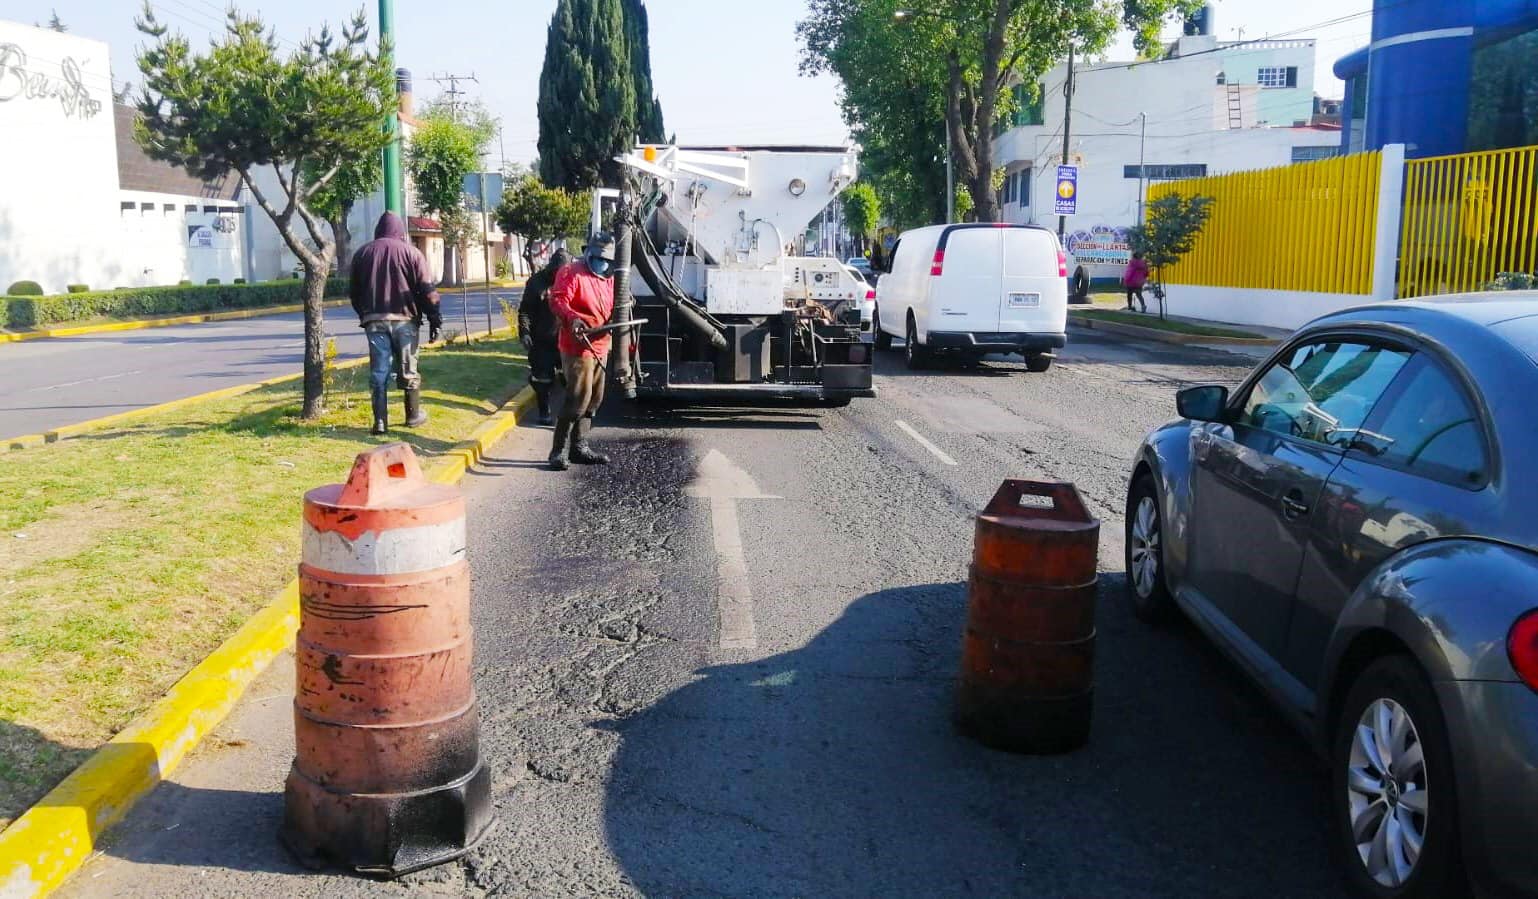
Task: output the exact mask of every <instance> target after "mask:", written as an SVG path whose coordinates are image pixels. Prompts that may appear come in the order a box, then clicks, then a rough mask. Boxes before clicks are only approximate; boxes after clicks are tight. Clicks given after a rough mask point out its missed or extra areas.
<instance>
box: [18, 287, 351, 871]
mask: <svg viewBox="0 0 1538 899" xmlns="http://www.w3.org/2000/svg"><path fill="white" fill-rule="evenodd" d="M346 302H348V301H347V300H327V301H326V302H325V303H324V305H325V306H326V308H328V309H332V308H335V307H337V306H341V305H342V304H344V303H346ZM303 311H304V304H303V303H291V304H289V305H287V306H264V307H261V308H258V309H235V310H231V311H229V312H203V313H199V314H197V315H175V316H171V317H169V318H141V319H136V320H134V321H131V322H102V323H101V324H99V325H74V326H72V327H68V328H48V329H46V330H43V331H19V332H7V333H4V334H0V343H18V342H20V341H23V340H42V339H43V338H45V337H79V336H81V335H82V334H101V333H104V332H107V331H142V330H144V329H145V328H166V327H170V326H171V325H199V324H203V323H204V322H231V321H238V320H240V319H246V318H261V317H263V316H266V315H287V314H288V313H290V312H303ZM0 895H3V894H0Z"/></svg>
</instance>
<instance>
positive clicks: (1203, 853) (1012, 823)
mask: <svg viewBox="0 0 1538 899" xmlns="http://www.w3.org/2000/svg"><path fill="white" fill-rule="evenodd" d="M1121 580H1122V579H1121V578H1120V576H1116V577H1107V578H1105V579H1104V580H1103V582H1102V589H1101V600H1102V608H1101V612H1100V615H1099V617H1100V647H1099V655H1100V662H1099V670H1098V671H1097V689H1098V694H1097V697H1096V708H1095V730H1094V736H1093V738H1092V740H1091V743H1090V745H1089V746H1087V747H1085V748H1084V749H1081V750H1079V751H1077V752H1075V753H1072V754H1069V755H1062V756H1034V757H1033V756H1016V755H1009V754H1005V753H1000V752H994V751H990V750H988V749H985V748H983V747H982V746H980V745H978V744H976V743H974V742H972V741H970V740H968V739H965V738H963V737H961V736H959V735H958V734H957V733H956V732H955V731H954V730H953V727H952V724H951V719H950V715H951V709H952V695H953V694H952V690H953V684H954V676H955V672H956V671H957V666H958V663H959V654H960V649H959V647H960V632H961V626H962V622H963V620H964V607H965V587H964V585H962V584H929V585H922V586H913V587H901V588H895V589H890V590H883V591H880V592H876V593H871V594H868V595H866V596H864V597H862V598H860V599H859V600H857V601H856V602H854V603H853V604H851V605H850V606H849V607H848V608H847V610H846V611H845V613H844V614H843V615H842V616H841V617H840V618H839V619H838V620H837V621H835V622H834V623H833V624H831V625H830V626H828V627H827V628H826V629H825V630H823V631H822V632H820V633H818V634H817V635H816V636H815V637H814V638H813V639H812V640H811V641H810V642H809V643H807V644H806V645H805V646H804V647H802V648H799V649H796V650H793V651H789V652H784V653H781V654H778V655H774V656H770V657H768V658H766V659H764V660H762V661H757V662H750V663H744V664H725V665H718V666H715V667H711V668H707V669H705V670H702V671H699V672H697V679H696V680H695V681H694V682H692V683H690V684H688V685H687V686H684V687H682V688H680V689H677V690H675V691H674V692H672V693H671V694H669V695H667V696H666V697H664V698H663V699H661V700H660V701H659V702H657V703H656V704H654V705H652V706H650V707H648V708H646V709H645V710H644V711H641V712H640V713H638V714H636V715H634V716H632V717H629V718H626V719H623V720H621V721H619V722H617V723H615V724H612V725H608V726H612V727H614V728H615V729H616V730H617V731H618V732H619V733H620V734H621V736H622V740H621V747H620V749H619V751H618V754H617V755H616V757H615V760H614V763H613V766H612V776H611V778H610V780H609V783H608V787H607V796H606V805H605V828H606V831H607V835H608V842H609V845H610V849H611V851H612V852H613V853H614V854H615V857H616V858H617V859H618V860H619V862H620V864H621V866H622V867H623V869H624V871H625V872H626V874H627V876H628V877H629V878H630V879H631V880H632V881H633V882H634V883H635V885H636V886H637V887H638V888H639V889H640V890H641V892H643V893H645V894H648V895H659V896H696V895H698V896H706V895H711V896H715V895H730V896H870V895H880V896H961V895H978V896H1027V895H1029V896H1065V897H1069V896H1071V897H1083V896H1096V897H1112V896H1179V897H1188V896H1243V897H1251V896H1256V895H1267V896H1310V897H1313V896H1333V895H1339V894H1340V887H1339V884H1338V882H1337V878H1336V875H1335V872H1334V869H1333V868H1332V866H1331V865H1330V863H1329V861H1328V856H1327V852H1326V846H1325V839H1324V832H1325V823H1324V822H1325V821H1326V818H1325V817H1324V813H1323V799H1324V797H1323V776H1322V773H1321V772H1320V771H1319V770H1318V767H1317V765H1316V764H1315V763H1314V762H1313V760H1312V757H1311V756H1310V755H1309V751H1308V749H1307V747H1306V746H1305V744H1304V743H1303V741H1302V740H1301V739H1299V738H1297V737H1296V736H1294V735H1292V733H1291V732H1290V731H1288V730H1286V726H1285V725H1284V724H1283V723H1282V722H1281V721H1280V719H1279V717H1278V716H1277V715H1276V713H1275V712H1273V711H1272V710H1270V709H1269V708H1268V707H1266V706H1265V705H1264V701H1263V700H1262V699H1261V698H1260V697H1259V696H1258V695H1257V694H1255V693H1254V691H1252V690H1250V689H1249V688H1248V687H1247V686H1244V685H1237V684H1238V678H1237V674H1236V672H1235V670H1234V669H1232V668H1231V667H1230V666H1228V665H1227V664H1226V663H1224V662H1223V661H1222V660H1221V659H1217V658H1216V657H1215V654H1213V653H1210V652H1206V651H1202V650H1201V649H1199V648H1197V645H1196V644H1197V641H1196V640H1195V639H1194V638H1193V637H1192V635H1191V634H1190V633H1188V632H1187V629H1183V628H1172V629H1168V630H1164V631H1152V632H1150V631H1142V630H1139V631H1136V632H1134V631H1133V630H1132V629H1131V626H1130V625H1129V623H1128V622H1127V621H1126V620H1125V619H1128V618H1130V616H1128V615H1126V614H1125V613H1122V612H1110V611H1108V610H1107V608H1106V606H1105V603H1107V602H1109V601H1110V599H1111V597H1113V596H1114V595H1115V594H1116V593H1117V591H1118V590H1119V589H1120V584H1121ZM1236 685H1237V686H1236Z"/></svg>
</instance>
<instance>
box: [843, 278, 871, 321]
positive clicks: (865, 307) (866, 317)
mask: <svg viewBox="0 0 1538 899" xmlns="http://www.w3.org/2000/svg"><path fill="white" fill-rule="evenodd" d="M844 271H846V272H848V273H849V276H850V277H852V278H854V279H855V280H856V281H859V282H860V286H861V287H863V288H864V292H863V293H862V294H861V296H860V299H859V300H858V305H859V307H860V330H861V331H862V332H864V333H866V334H869V333H870V330H871V327H872V323H873V322H874V321H875V316H876V288H875V286H874V285H873V283H872V282H871V275H870V274H869V270H868V269H867V271H865V272H862V271H860V270H859V269H857V268H855V267H854V266H852V265H846V266H844Z"/></svg>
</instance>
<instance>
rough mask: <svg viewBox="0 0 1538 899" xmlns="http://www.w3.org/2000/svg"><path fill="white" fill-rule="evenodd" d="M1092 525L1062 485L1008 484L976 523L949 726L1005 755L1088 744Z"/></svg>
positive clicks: (1096, 533)
mask: <svg viewBox="0 0 1538 899" xmlns="http://www.w3.org/2000/svg"><path fill="white" fill-rule="evenodd" d="M1099 538H1100V522H1099V521H1098V520H1096V519H1094V518H1092V517H1091V516H1090V514H1089V510H1088V509H1086V508H1085V506H1084V499H1083V498H1082V497H1081V496H1079V491H1078V490H1077V489H1076V488H1075V487H1074V486H1073V485H1072V484H1069V483H1062V482H1037V481H1018V480H1008V481H1005V482H1004V483H1003V485H1002V486H1000V487H999V492H998V493H996V494H995V495H994V497H993V500H992V501H991V502H990V503H988V507H987V508H986V509H984V510H983V511H982V514H980V515H978V516H977V535H976V538H975V543H974V548H973V559H972V567H971V578H970V581H969V583H968V593H967V628H966V635H965V637H964V638H963V641H962V655H961V678H960V682H959V684H958V687H957V692H956V724H957V726H958V728H959V729H960V730H961V731H962V732H963V733H965V734H967V735H969V736H971V737H973V738H975V739H977V740H978V741H979V742H981V743H983V744H985V745H987V746H991V747H993V748H995V749H1004V750H1008V751H1011V752H1033V753H1052V752H1068V751H1069V750H1072V749H1077V748H1078V747H1080V746H1082V745H1084V743H1085V742H1086V741H1087V740H1088V739H1089V725H1090V707H1091V702H1092V698H1093V694H1094V677H1093V667H1094V665H1093V663H1094V653H1095V582H1096V575H1095V559H1096V550H1097V547H1098V542H1099Z"/></svg>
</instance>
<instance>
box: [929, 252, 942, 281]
mask: <svg viewBox="0 0 1538 899" xmlns="http://www.w3.org/2000/svg"><path fill="white" fill-rule="evenodd" d="M944 272H945V251H944V250H935V261H934V262H931V263H930V264H929V273H930V274H931V275H936V276H938V275H941V274H943V273H944Z"/></svg>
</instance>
